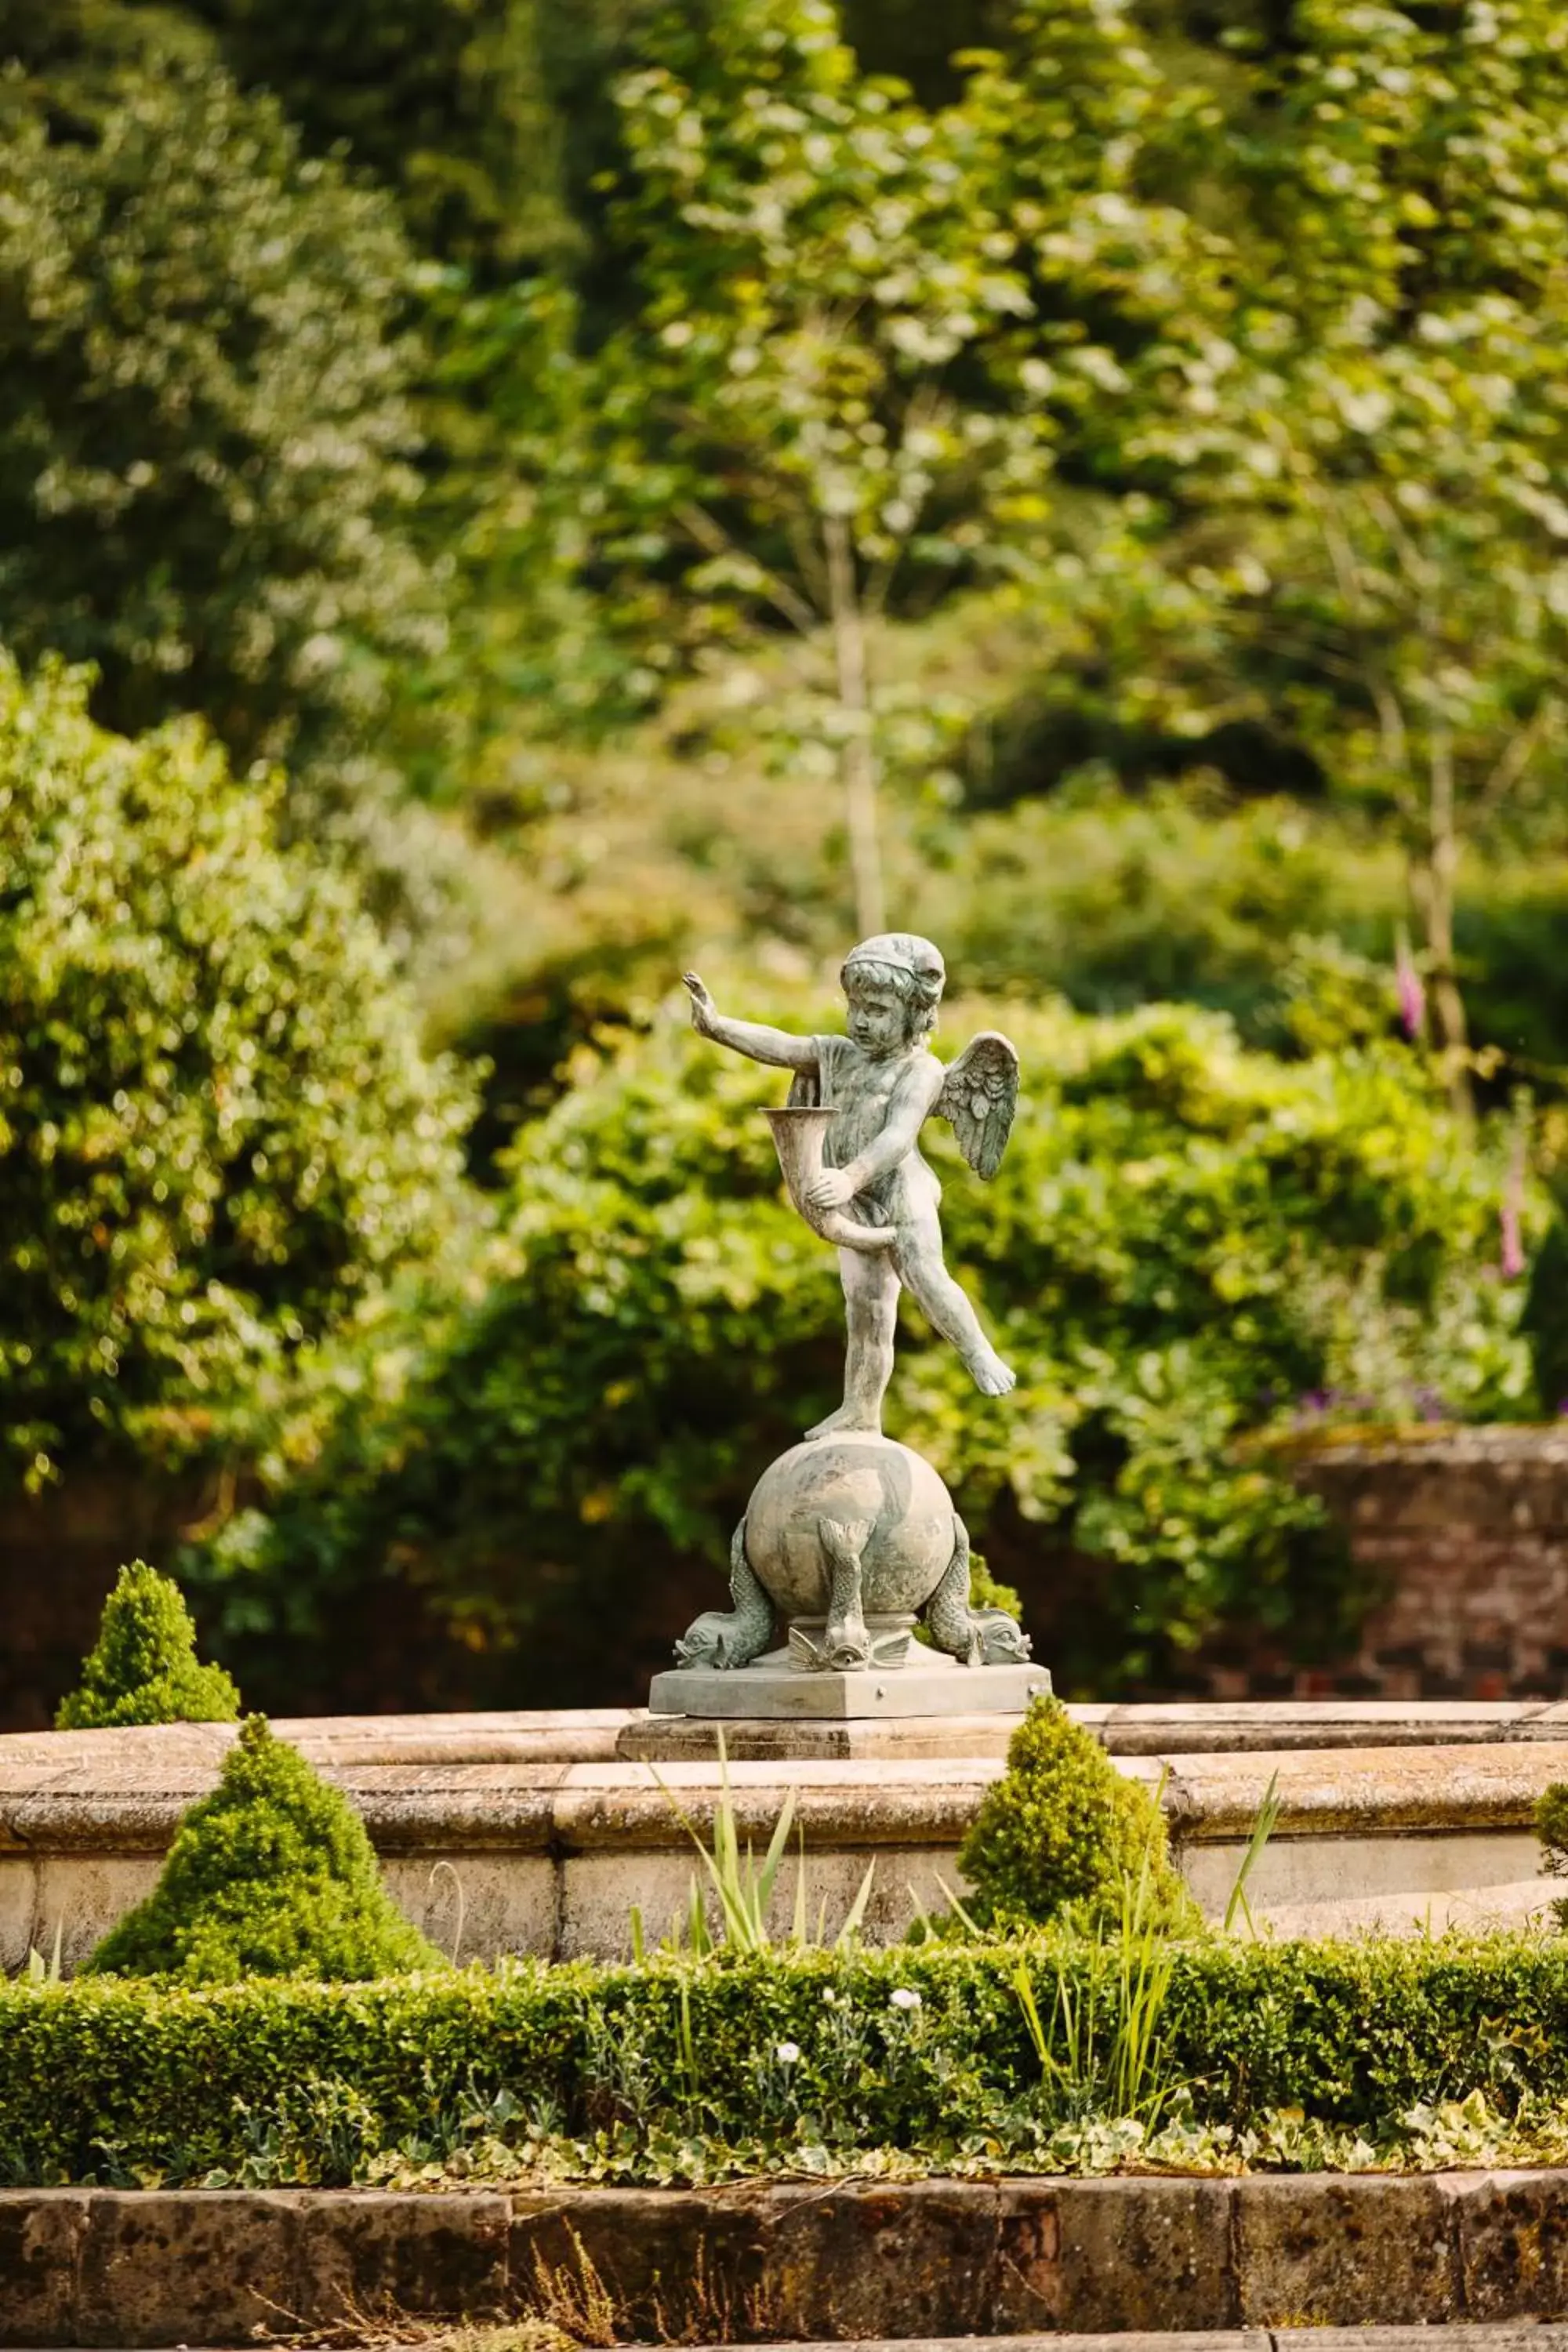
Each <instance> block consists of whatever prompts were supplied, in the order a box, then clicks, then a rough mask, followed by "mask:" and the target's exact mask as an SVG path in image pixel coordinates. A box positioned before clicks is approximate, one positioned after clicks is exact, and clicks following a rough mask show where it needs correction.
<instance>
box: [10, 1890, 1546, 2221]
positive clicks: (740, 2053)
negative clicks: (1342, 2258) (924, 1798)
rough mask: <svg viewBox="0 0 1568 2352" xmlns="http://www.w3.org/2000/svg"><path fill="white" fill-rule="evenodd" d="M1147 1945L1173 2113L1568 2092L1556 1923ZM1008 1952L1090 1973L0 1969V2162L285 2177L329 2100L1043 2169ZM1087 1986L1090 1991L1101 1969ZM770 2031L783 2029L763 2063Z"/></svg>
mask: <svg viewBox="0 0 1568 2352" xmlns="http://www.w3.org/2000/svg"><path fill="white" fill-rule="evenodd" d="M1169 1949H1170V1954H1171V1974H1170V1980H1169V1987H1168V1990H1167V1993H1166V1997H1165V2001H1164V2005H1163V2011H1162V2032H1163V2037H1164V2040H1165V2043H1166V2055H1165V2059H1164V2061H1163V2063H1164V2064H1165V2065H1166V2066H1167V2067H1168V2069H1169V2079H1170V2080H1171V2081H1172V2082H1173V2083H1174V2084H1182V2085H1185V2086H1186V2088H1187V2090H1188V2091H1189V2093H1190V2095H1191V2099H1192V2111H1193V2116H1194V2121H1196V2122H1198V2123H1200V2124H1205V2125H1229V2126H1234V2127H1236V2128H1237V2129H1245V2128H1247V2127H1248V2126H1251V2125H1253V2124H1255V2123H1256V2122H1257V2121H1258V2119H1259V2118H1260V2117H1262V2116H1266V2115H1268V2114H1269V2113H1271V2112H1274V2111H1278V2110H1279V2109H1282V2108H1290V2107H1294V2108H1299V2109H1300V2111H1301V2115H1302V2116H1303V2117H1304V2118H1305V2120H1306V2121H1307V2122H1309V2123H1323V2124H1328V2125H1332V2126H1336V2127H1344V2128H1353V2129H1356V2130H1358V2131H1361V2132H1363V2133H1364V2134H1366V2135H1368V2136H1369V2137H1375V2136H1377V2135H1378V2134H1380V2133H1381V2132H1383V2131H1384V2129H1385V2128H1387V2127H1390V2126H1396V2125H1397V2123H1398V2121H1399V2119H1400V2118H1401V2117H1403V2116H1405V2115H1407V2114H1408V2113H1409V2111H1410V2110H1411V2109H1412V2108H1414V2107H1415V2106H1416V2105H1418V2104H1420V2103H1423V2102H1425V2103H1431V2104H1435V2103H1436V2102H1439V2101H1443V2100H1449V2099H1464V2098H1466V2097H1467V2096H1468V2095H1470V2093H1472V2092H1473V2091H1476V2090H1478V2089H1479V2090H1480V2091H1482V2092H1483V2093H1484V2094H1485V2095H1486V2096H1487V2097H1488V2099H1489V2101H1491V2102H1492V2103H1493V2104H1494V2105H1496V2106H1497V2107H1498V2108H1499V2109H1500V2111H1501V2112H1502V2113H1504V2114H1507V2115H1513V2114H1516V2113H1518V2112H1519V2111H1520V2109H1521V2106H1522V2105H1528V2103H1530V2102H1531V2101H1539V2102H1542V2103H1551V2102H1561V2101H1563V2099H1565V2098H1568V1941H1564V1940H1563V1939H1562V1938H1559V1937H1522V1936H1498V1937H1488V1938H1484V1939H1477V1940H1474V1941H1466V1940H1461V1939H1459V1938H1457V1937H1456V1938H1449V1937H1436V1938H1430V1939H1426V1938H1420V1937H1411V1938H1408V1939H1404V1940H1398V1939H1391V1940H1386V1941H1374V1940H1371V1939H1367V1940H1360V1939H1358V1940H1356V1941H1353V1942H1349V1943H1344V1944H1328V1943H1306V1944H1294V1943H1278V1944H1276V1943H1258V1944H1251V1943H1242V1942H1239V1941H1228V1940H1222V1939H1217V1938H1216V1939H1215V1940H1212V1941H1208V1942H1199V1943H1178V1944H1174V1945H1173V1946H1171V1947H1170V1948H1169ZM1020 1968H1022V1969H1023V1970H1024V1972H1025V1975H1026V1979H1027V1981H1028V1983H1029V1985H1030V1987H1031V1989H1032V1994H1033V1998H1034V2000H1035V2003H1036V2007H1037V2011H1038V2013H1039V2015H1040V2016H1041V2017H1042V2018H1044V2019H1047V2020H1048V2019H1049V2018H1050V2017H1051V2016H1052V2015H1053V2013H1054V2012H1055V2011H1058V2008H1059V2006H1060V1995H1061V1993H1062V1991H1063V1990H1065V1991H1066V1992H1067V1994H1068V1997H1069V2000H1071V2001H1072V2003H1073V2004H1074V2005H1075V2006H1079V2005H1081V2003H1082V2001H1083V2000H1084V1998H1085V1996H1086V1992H1087V1990H1088V1989H1089V1986H1090V1984H1091V1983H1092V1982H1093V1981H1094V1980H1095V1971H1094V1962H1093V1957H1092V1954H1091V1953H1090V1952H1089V1951H1087V1950H1086V1948H1085V1945H1084V1943H1083V1941H1082V1939H1075V1938H1072V1937H1064V1936H1062V1935H1060V1934H1058V1933H1056V1932H1054V1931H1050V1930H1046V1931H1042V1932H1040V1933H1038V1934H1037V1935H1036V1936H1034V1937H1030V1938H1028V1939H1025V1940H1022V1941H1018V1942H1014V1943H1010V1944H999V1945H989V1946H987V1945H979V1946H975V1945H967V1946H954V1945H944V1944H932V1945H927V1946H923V1947H920V1948H907V1947H906V1948H902V1949H895V1950H888V1951H871V1950H866V1949H861V1950H859V1951H857V1952H855V1953H853V1954H849V1955H845V1954H830V1953H811V1952H807V1953H789V1952H773V1953H768V1954H763V1955H757V1956H754V1957H740V1958H722V1959H719V1960H714V1961H708V1962H704V1963H701V1964H700V1965H699V1964H693V1963H691V1962H689V1961H679V1960H673V1959H663V1958H655V1959H653V1960H650V1961H649V1962H648V1963H647V1964H646V1965H645V1966H644V1967H642V1968H640V1969H627V1968H602V1967H595V1966H592V1965H590V1964H588V1963H585V1962H574V1963H572V1964H570V1965H568V1966H565V1967H554V1968H552V1967H548V1966H545V1965H542V1964H541V1963H537V1962H532V1961H520V1962H515V1963H510V1964H509V1965H508V1966H507V1967H505V1968H504V1969H499V1970H497V1971H494V1972H489V1971H486V1970H482V1969H464V1970H462V1971H458V1970H447V1971H445V1972H444V1973H443V1974H441V1975H440V1976H427V1977H422V1978H404V1979H395V1980H392V1981H389V1982H386V1983H382V1984H339V1985H333V1984H319V1983H313V1982H310V1981H308V1980H305V1979H294V1980H292V1981H271V1982H268V1981H261V1980H253V1981H250V1982H247V1983H242V1984H234V1985H222V1986H213V1987H207V1988H194V1987H188V1986H184V1985H168V1984H162V1985H160V1984H149V1983H146V1982H136V1981H132V1980H130V1979H118V1980H117V1979H104V1978H89V1979H79V1980H78V1981H77V1982H75V1983H72V1984H66V1985H63V1986H56V1987H51V1986H48V1985H39V1986H37V1987H35V1986H30V1985H26V1984H14V1985H0V2178H3V2179H6V2180H8V2181H16V2182H18V2183H22V2182H64V2181H70V2180H79V2181H93V2180H98V2181H110V2180H117V2181H121V2182H123V2181H125V2180H129V2179H138V2178H143V2179H144V2178H149V2177H151V2178H161V2179H164V2180H166V2181H169V2182H175V2181H180V2180H186V2181H201V2180H204V2179H209V2178H210V2177H212V2176H213V2175H215V2174H221V2175H224V2176H226V2177H227V2179H230V2180H240V2179H256V2178H257V2177H258V2176H257V2170H256V2168H257V2164H258V2153H259V2152H260V2151H262V2150H264V2149H265V2147H267V2146H268V2144H269V2142H270V2140H271V2138H272V2136H273V2132H274V2128H275V2127H276V2129H277V2130H278V2131H279V2133H280V2134H281V2135H282V2136H283V2137H289V2138H293V2139H294V2140H295V2142H296V2158H295V2161H296V2163H297V2166H298V2170H297V2173H296V2175H295V2177H299V2178H304V2179H310V2178H321V2177H323V2175H324V2174H325V2173H326V2172H327V2171H328V2169H329V2159H330V2164H331V2168H336V2167H337V2166H338V2165H339V2164H340V2163H341V2160H342V2137H343V2133H344V2128H345V2119H347V2121H348V2123H349V2124H352V2126H353V2137H354V2138H355V2139H356V2140H357V2141H358V2142H359V2144H360V2145H361V2147H364V2148H367V2149H374V2148H379V2149H382V2150H385V2151H396V2150H403V2151H405V2152H406V2153H407V2155H408V2157H409V2159H410V2160H411V2161H413V2162H416V2163H424V2162H437V2163H439V2162H443V2161H445V2159H446V2158H448V2157H450V2156H452V2155H454V2154H458V2156H459V2168H460V2163H461V2159H462V2154H463V2152H464V2151H468V2152H471V2151H472V2150H473V2149H474V2148H475V2147H476V2145H477V2143H478V2142H479V2139H480V2137H487V2136H494V2137H499V2138H500V2139H502V2140H504V2141H505V2142H506V2143H507V2144H508V2145H509V2146H510V2148H511V2149H512V2150H513V2151H514V2161H515V2163H516V2165H517V2167H518V2168H519V2169H522V2170H526V2169H527V2168H528V2167H529V2165H530V2163H531V2161H533V2160H534V2159H533V2158H531V2155H530V2149H531V2148H535V2149H536V2148H537V2146H538V2143H539V2141H540V2139H541V2137H542V2136H545V2135H559V2136H560V2137H556V2138H555V2139H554V2140H553V2141H552V2154H553V2155H558V2156H559V2158H560V2159H561V2161H562V2163H563V2166H565V2167H566V2168H570V2169H574V2170H576V2171H577V2172H579V2173H580V2174H583V2175H584V2176H587V2177H593V2178H598V2179H605V2178H617V2177H618V2178H622V2179H634V2180H635V2179H655V2180H657V2179H672V2178H682V2177H684V2178H688V2179H689V2178H691V2177H692V2174H693V2172H694V2171H696V2172H697V2173H698V2174H699V2177H706V2178H712V2177H713V2175H714V2173H716V2172H719V2171H722V2170H726V2169H728V2170H746V2169H751V2170H756V2169H758V2168H759V2167H761V2166H763V2165H764V2164H766V2163H768V2162H778V2163H782V2164H785V2165H788V2166H791V2167H793V2168H795V2169H797V2170H798V2168H800V2166H801V2163H802V2149H803V2144H805V2143H808V2142H809V2143H811V2144H812V2145H813V2146H814V2147H816V2148H821V2149H826V2151H827V2155H828V2158H830V2159H831V2161H832V2163H834V2164H836V2165H837V2166H838V2167H839V2168H854V2164H855V2159H856V2158H857V2156H858V2155H859V2154H862V2153H863V2152H864V2151H867V2150H869V2149H877V2148H895V2149H902V2150H905V2151H910V2152H912V2153H914V2154H916V2155H917V2156H919V2157H921V2158H923V2159H924V2160H925V2161H927V2162H929V2163H930V2164H931V2165H932V2166H933V2167H936V2168H941V2167H942V2166H944V2165H946V2166H952V2165H956V2164H962V2165H963V2166H965V2167H969V2168H973V2166H974V2165H975V2164H976V2163H977V2162H978V2163H987V2162H989V2163H992V2164H994V2165H995V2166H997V2167H998V2168H1007V2167H1008V2166H1009V2165H1010V2164H1011V2165H1013V2166H1015V2167H1016V2165H1018V2164H1020V2163H1021V2164H1025V2165H1026V2166H1029V2167H1032V2168H1046V2169H1056V2168H1060V2167H1061V2165H1062V2164H1063V2161H1064V2158H1063V2157H1062V2155H1061V2153H1060V2151H1059V2149H1058V2148H1057V2147H1056V2143H1055V2138H1054V2135H1055V2133H1056V2132H1057V2130H1058V2126H1059V2125H1060V2123H1061V2121H1062V2119H1063V2110H1062V2107H1061V2105H1059V2104H1058V2097H1057V2086H1056V2085H1055V2084H1052V2083H1051V2082H1049V2081H1047V2080H1046V2079H1045V2077H1044V2076H1043V2074H1042V2070H1041V2067H1040V2064H1039V2062H1038V2059H1037V2055H1036V2053H1035V2051H1034V2048H1033V2044H1032V2041H1031V2037H1030V2033H1029V2031H1028V2025H1027V2021H1026V2014H1025V2011H1024V2007H1023V2004H1022V2002H1021V2001H1020V1999H1019V1996H1018V1991H1017V1979H1018V1973H1019V1970H1020ZM1110 1973H1111V1975H1113V1974H1114V1972H1110ZM1099 1981H1100V1986H1101V1990H1102V1992H1103V1994H1104V1997H1105V1998H1106V2000H1107V2001H1108V2002H1109V2001H1110V1999H1111V1998H1112V1996H1113V1994H1114V1985H1113V1983H1111V1982H1110V1981H1108V1980H1107V1972H1106V1971H1104V1970H1103V1969H1102V1970H1101V1971H1100V1979H1099ZM827 1993H832V1995H833V2000H831V2001H828V2000H826V1998H825V1996H826V1994H827ZM895 1993H898V1994H900V1995H901V1996H903V1998H902V1999H900V2000H898V2001H895V2000H894V1998H893V1996H894V1994H895ZM910 1995H914V1996H916V1999H915V2000H910ZM1096 2022H1097V2025H1098V2026H1099V2028H1100V2030H1101V2031H1102V2032H1103V2029H1104V2028H1105V2026H1106V2024H1107V2022H1108V2020H1107V2019H1106V2018H1105V2017H1103V2016H1102V2017H1100V2018H1099V2019H1097V2021H1096ZM784 2043H788V2044H793V2045H794V2047H795V2050H797V2051H798V2053H799V2056H798V2059H796V2060H795V2061H794V2062H792V2063H789V2064H788V2065H787V2066H785V2065H782V2064H781V2063H780V2060H779V2056H778V2052H779V2047H780V2045H781V2044H784ZM312 2117H315V2118H316V2123H315V2126H313V2128H315V2129H316V2130H317V2131H318V2132H319V2133H320V2134H321V2135H322V2136H324V2137H326V2138H328V2139H330V2145H323V2144H322V2140H320V2139H319V2140H318V2144H317V2146H316V2148H315V2149H314V2151H312V2150H311V2149H310V2147H307V2146H305V2145H302V2144H301V2143H302V2142H303V2140H304V2139H305V2138H306V2137H307V2136H308V2135H309V2133H310V2129H311V2128H312V2123H311V2119H312ZM285 2125H286V2126H287V2128H286V2129H285ZM329 2127H330V2132H329ZM824 2168H827V2166H826V2160H824ZM363 2172H364V2167H363V2165H362V2167H361V2169H360V2177H362V2178H363ZM272 2177H273V2178H278V2177H279V2175H277V2174H274V2175H272ZM284 2177H287V2176H284ZM340 2177H341V2176H340Z"/></svg>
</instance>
